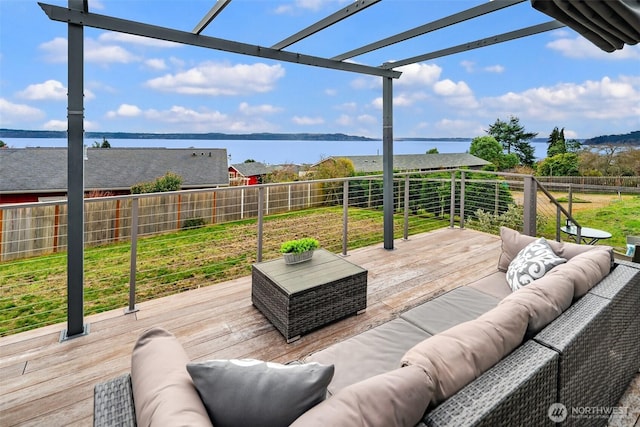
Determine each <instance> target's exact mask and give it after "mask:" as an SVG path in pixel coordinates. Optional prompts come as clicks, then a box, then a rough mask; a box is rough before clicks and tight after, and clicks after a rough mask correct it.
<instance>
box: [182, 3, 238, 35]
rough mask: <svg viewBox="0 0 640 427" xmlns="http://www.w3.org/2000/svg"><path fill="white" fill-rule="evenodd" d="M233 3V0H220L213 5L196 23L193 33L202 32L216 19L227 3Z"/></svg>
mask: <svg viewBox="0 0 640 427" xmlns="http://www.w3.org/2000/svg"><path fill="white" fill-rule="evenodd" d="M229 3H231V0H218V1H217V2H216V4H214V5H213V7H212V8H211V10H210V11H209V13H207V14H206V15H205V16H204V18H202V20H201V21H200V22H199V23H198V25H196V27H195V28H194V29H193V31H191V32H192V33H193V34H200V33H201V32H202V31H203V30H204V29H205V28H206V27H207V25H209V24H210V23H211V21H213V20H214V19H215V17H216V16H218V14H219V13H220V12H222V10H223V9H224V8H225V7H227V5H228V4H229Z"/></svg>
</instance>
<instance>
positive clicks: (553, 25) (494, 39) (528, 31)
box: [382, 21, 565, 69]
mask: <svg viewBox="0 0 640 427" xmlns="http://www.w3.org/2000/svg"><path fill="white" fill-rule="evenodd" d="M564 26H565V25H564V24H563V23H561V22H558V21H549V22H545V23H544V24H538V25H533V26H531V27H526V28H522V29H520V30H516V31H510V32H508V33H502V34H498V35H495V36H491V37H487V38H484V39H480V40H476V41H473V42H470V43H464V44H460V45H457V46H453V47H449V48H446V49H441V50H437V51H434V52H430V53H425V54H423V55H418V56H413V57H411V58H407V59H402V60H400V61H393V62H385V63H384V64H382V68H387V69H392V68H397V67H402V66H403V65H408V64H414V63H416V62H422V61H428V60H430V59H435V58H440V57H442V56H448V55H453V54H455V53H460V52H466V51H468V50H473V49H478V48H481V47H486V46H490V45H493V44H498V43H503V42H506V41H509V40H515V39H519V38H522V37H527V36H532V35H534V34H539V33H543V32H545V31H551V30H556V29H558V28H562V27H564Z"/></svg>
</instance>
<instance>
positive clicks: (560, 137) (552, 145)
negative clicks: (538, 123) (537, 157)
mask: <svg viewBox="0 0 640 427" xmlns="http://www.w3.org/2000/svg"><path fill="white" fill-rule="evenodd" d="M547 144H548V146H547V157H553V156H555V155H556V154H563V153H566V152H567V144H566V142H565V140H564V128H562V130H558V126H556V127H554V128H553V130H552V131H551V135H549V139H548V140H547Z"/></svg>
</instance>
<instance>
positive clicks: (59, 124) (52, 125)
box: [42, 120, 67, 130]
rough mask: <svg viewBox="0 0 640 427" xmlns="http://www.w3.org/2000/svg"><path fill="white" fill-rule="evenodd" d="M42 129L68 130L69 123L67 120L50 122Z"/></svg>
mask: <svg viewBox="0 0 640 427" xmlns="http://www.w3.org/2000/svg"><path fill="white" fill-rule="evenodd" d="M42 127H43V128H44V129H45V130H67V122H66V121H65V120H49V121H48V122H46V123H45V124H44V125H42Z"/></svg>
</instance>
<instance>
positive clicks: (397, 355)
mask: <svg viewBox="0 0 640 427" xmlns="http://www.w3.org/2000/svg"><path fill="white" fill-rule="evenodd" d="M430 336H431V334H429V333H427V332H425V331H423V330H422V329H420V328H418V327H417V326H414V325H412V324H411V323H409V322H407V321H405V320H402V319H393V320H390V321H389V322H386V323H383V324H382V325H380V326H377V327H375V328H373V329H369V330H368V331H365V332H363V333H361V334H358V335H356V336H354V337H351V338H349V339H347V340H345V341H341V342H339V343H336V344H334V345H332V346H329V347H328V348H325V349H324V350H320V351H318V352H316V353H313V354H311V355H310V356H308V357H306V358H305V359H304V361H305V362H318V363H322V364H325V365H329V364H333V365H334V366H335V374H334V375H333V379H332V380H331V383H330V384H329V393H331V394H336V392H338V391H339V390H340V389H343V388H345V387H347V386H350V385H351V384H355V383H357V382H359V381H362V380H365V379H367V378H370V377H373V376H375V375H378V374H383V373H385V372H388V371H392V370H394V369H396V368H397V367H398V366H400V364H399V361H400V359H401V358H402V356H403V355H404V354H405V353H406V352H407V350H409V349H410V348H411V347H413V346H414V345H416V343H419V342H420V341H422V340H424V339H426V338H427V337H430Z"/></svg>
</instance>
